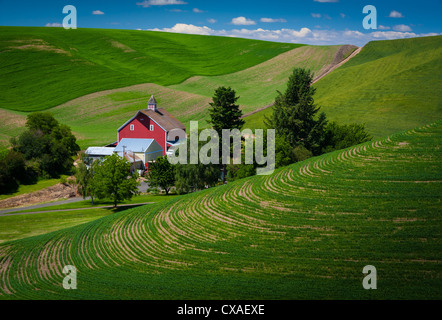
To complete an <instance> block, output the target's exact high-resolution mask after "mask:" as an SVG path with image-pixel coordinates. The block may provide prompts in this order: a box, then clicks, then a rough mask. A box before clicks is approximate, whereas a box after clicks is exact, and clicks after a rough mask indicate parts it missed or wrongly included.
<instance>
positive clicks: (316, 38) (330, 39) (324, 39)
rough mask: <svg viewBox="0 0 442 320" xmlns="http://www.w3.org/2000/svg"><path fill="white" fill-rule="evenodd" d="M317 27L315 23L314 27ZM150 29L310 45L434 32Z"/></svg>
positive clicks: (182, 26) (357, 42)
mask: <svg viewBox="0 0 442 320" xmlns="http://www.w3.org/2000/svg"><path fill="white" fill-rule="evenodd" d="M315 28H316V27H315ZM151 30H152V31H165V32H176V33H189V34H201V35H214V36H226V37H238V38H249V39H258V40H268V41H278V42H293V43H303V44H311V45H336V44H354V45H357V46H363V45H365V44H366V43H367V42H369V41H373V40H393V39H404V38H414V37H424V36H434V35H437V34H436V33H431V34H416V33H414V32H401V31H391V30H390V31H374V32H370V33H363V32H361V31H358V30H325V29H317V28H316V29H314V30H310V29H309V28H301V29H299V30H294V29H277V30H266V29H262V28H258V29H251V30H250V29H245V28H242V29H233V30H225V29H222V30H214V29H212V28H209V27H206V26H204V27H199V26H195V25H192V24H182V23H179V24H176V25H175V26H174V27H172V28H164V29H151Z"/></svg>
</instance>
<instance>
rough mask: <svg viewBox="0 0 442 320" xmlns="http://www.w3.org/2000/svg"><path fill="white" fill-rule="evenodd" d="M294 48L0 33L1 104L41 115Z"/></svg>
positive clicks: (79, 32)
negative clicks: (91, 97)
mask: <svg viewBox="0 0 442 320" xmlns="http://www.w3.org/2000/svg"><path fill="white" fill-rule="evenodd" d="M297 46H299V45H296V44H285V43H275V42H266V41H258V40H247V39H237V38H231V37H204V36H199V35H183V34H174V33H164V32H153V31H136V30H108V29H76V30H65V29H63V28H45V27H41V28H38V27H0V55H1V59H0V79H1V80H0V91H1V92H2V95H1V97H0V105H1V106H2V108H5V109H10V110H16V111H26V112H29V111H37V110H46V109H49V108H52V107H55V106H57V105H60V104H63V103H65V102H67V101H69V100H72V99H75V98H78V97H81V96H84V95H86V94H90V93H93V92H97V91H102V90H107V89H114V88H121V87H126V86H130V85H135V84H140V83H156V84H159V85H171V84H177V83H180V82H182V81H184V80H186V79H188V78H190V77H192V76H195V75H203V76H208V75H221V74H227V73H232V72H236V71H239V70H243V69H246V68H249V67H251V66H254V65H256V64H259V63H261V62H264V61H266V60H268V59H270V58H273V57H275V56H277V55H278V54H280V53H283V52H286V51H288V50H290V49H293V48H295V47H297ZM42 88H44V90H42Z"/></svg>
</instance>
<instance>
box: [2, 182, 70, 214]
mask: <svg viewBox="0 0 442 320" xmlns="http://www.w3.org/2000/svg"><path fill="white" fill-rule="evenodd" d="M76 196H77V192H76V190H75V188H74V187H73V186H71V185H68V184H62V183H58V184H56V185H54V186H52V187H48V188H45V189H42V190H38V191H35V192H31V193H26V194H21V195H19V196H15V197H11V198H8V199H4V200H1V201H0V208H2V209H5V208H15V207H22V206H30V205H32V204H38V203H42V202H47V201H55V200H61V199H69V198H73V197H76Z"/></svg>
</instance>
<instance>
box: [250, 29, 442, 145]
mask: <svg viewBox="0 0 442 320" xmlns="http://www.w3.org/2000/svg"><path fill="white" fill-rule="evenodd" d="M441 74H442V36H435V37H425V38H413V39H404V40H391V41H375V42H370V43H368V44H367V45H366V46H365V47H364V48H363V49H362V51H361V52H360V53H359V54H358V55H357V56H356V57H354V58H353V59H351V60H350V61H349V62H347V63H346V64H344V65H343V66H341V67H340V68H338V69H336V70H335V71H333V72H332V73H330V74H329V75H327V76H326V77H324V78H323V79H321V80H320V81H318V82H317V83H316V84H315V85H314V86H315V87H316V88H317V94H316V96H315V101H316V102H317V104H318V105H320V106H321V107H322V110H323V111H325V112H326V114H327V115H328V117H329V118H330V119H331V120H337V121H339V122H341V123H352V122H363V123H366V127H367V129H368V130H369V132H370V133H371V134H372V135H374V136H375V137H381V136H385V135H388V134H392V133H394V132H397V131H402V130H406V129H407V128H412V127H416V126H421V125H424V124H425V123H428V122H432V121H436V120H439V119H440V118H441V116H442V91H441V90H440V88H441V87H442V78H441ZM270 113H271V110H270V109H269V110H264V111H262V112H260V113H258V114H254V115H252V116H251V117H250V118H248V119H247V121H248V122H247V125H249V124H250V127H262V120H263V118H264V115H265V114H270Z"/></svg>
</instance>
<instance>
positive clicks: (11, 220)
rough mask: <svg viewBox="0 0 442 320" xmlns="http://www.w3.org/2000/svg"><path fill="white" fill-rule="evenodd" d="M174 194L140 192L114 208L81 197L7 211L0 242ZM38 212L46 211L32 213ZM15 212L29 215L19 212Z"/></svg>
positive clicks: (0, 220)
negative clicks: (70, 201)
mask: <svg viewBox="0 0 442 320" xmlns="http://www.w3.org/2000/svg"><path fill="white" fill-rule="evenodd" d="M174 197H176V195H169V196H165V195H139V196H135V197H133V198H132V199H131V200H126V201H123V202H121V203H119V204H118V207H117V208H99V207H102V206H113V203H112V202H110V201H108V200H96V201H95V202H94V204H92V202H91V201H90V200H84V201H79V202H74V203H68V204H60V205H53V206H47V207H41V208H38V209H28V210H20V211H14V212H11V213H9V214H6V215H7V216H0V243H1V242H5V241H11V240H17V239H22V238H27V237H32V236H36V235H41V234H45V233H48V232H53V231H57V230H61V229H64V228H68V227H72V226H76V225H79V224H83V223H86V222H90V221H93V220H96V219H99V218H102V217H104V216H107V215H111V214H114V213H117V212H120V211H122V210H127V208H128V207H125V205H128V204H137V203H146V202H152V203H161V202H164V201H170V200H171V199H173V198H174ZM57 210H66V211H57ZM69 210H72V211H69ZM41 211H48V212H45V213H33V212H41ZM17 213H32V214H25V215H20V214H17Z"/></svg>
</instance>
